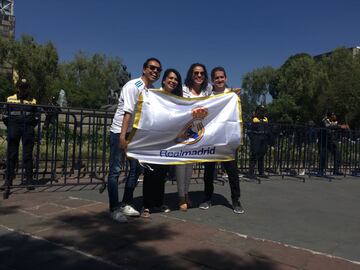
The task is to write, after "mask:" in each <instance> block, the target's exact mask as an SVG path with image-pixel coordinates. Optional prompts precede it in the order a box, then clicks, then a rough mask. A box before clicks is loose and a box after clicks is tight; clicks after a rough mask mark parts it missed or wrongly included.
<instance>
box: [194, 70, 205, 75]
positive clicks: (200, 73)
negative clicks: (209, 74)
mask: <svg viewBox="0 0 360 270" xmlns="http://www.w3.org/2000/svg"><path fill="white" fill-rule="evenodd" d="M193 74H194V75H196V76H199V75H200V76H204V75H205V72H204V71H194V72H193Z"/></svg>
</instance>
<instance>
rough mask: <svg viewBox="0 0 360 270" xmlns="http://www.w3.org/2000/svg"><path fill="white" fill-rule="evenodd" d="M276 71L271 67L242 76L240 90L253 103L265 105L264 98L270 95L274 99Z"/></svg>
mask: <svg viewBox="0 0 360 270" xmlns="http://www.w3.org/2000/svg"><path fill="white" fill-rule="evenodd" d="M275 82H276V70H275V69H273V68H272V67H269V66H267V67H262V68H259V69H255V70H254V71H252V72H249V73H247V74H246V75H245V76H244V79H243V83H242V88H243V90H244V91H245V92H246V93H247V94H248V95H249V96H250V97H251V100H252V101H253V102H256V103H257V102H260V103H263V104H265V103H266V96H267V95H268V94H271V95H272V96H273V98H276V90H275Z"/></svg>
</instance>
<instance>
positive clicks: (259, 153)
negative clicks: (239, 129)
mask: <svg viewBox="0 0 360 270" xmlns="http://www.w3.org/2000/svg"><path fill="white" fill-rule="evenodd" d="M265 114H266V109H265V107H264V106H263V105H259V106H257V107H256V110H255V113H254V115H253V117H252V119H251V123H250V127H249V137H250V169H249V172H248V175H247V177H248V178H255V164H256V162H257V163H258V171H259V177H263V178H267V175H265V174H264V156H265V154H266V151H267V147H268V143H269V137H270V132H269V122H268V119H267V117H266V116H265Z"/></svg>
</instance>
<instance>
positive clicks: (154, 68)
mask: <svg viewBox="0 0 360 270" xmlns="http://www.w3.org/2000/svg"><path fill="white" fill-rule="evenodd" d="M147 67H148V68H149V69H150V70H151V71H157V72H161V71H162V68H161V67H157V66H153V65H148V66H147Z"/></svg>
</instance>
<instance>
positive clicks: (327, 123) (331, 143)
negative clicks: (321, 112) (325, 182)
mask: <svg viewBox="0 0 360 270" xmlns="http://www.w3.org/2000/svg"><path fill="white" fill-rule="evenodd" d="M348 128H349V127H348V126H347V125H339V124H338V121H337V119H336V115H335V113H333V112H329V113H327V114H326V116H325V117H324V118H323V119H322V121H321V130H320V137H319V142H318V145H319V155H320V160H319V172H318V174H317V176H319V177H322V176H324V170H325V167H326V166H325V165H326V156H327V153H328V151H329V152H330V153H331V154H332V155H333V157H334V168H333V174H334V175H343V173H342V172H341V171H340V163H341V159H340V155H339V152H338V146H337V135H338V133H339V131H340V130H341V129H348Z"/></svg>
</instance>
